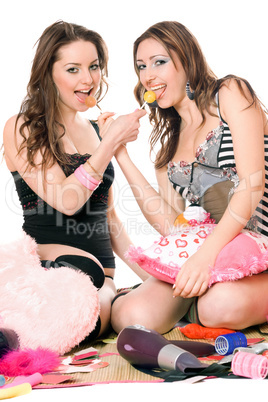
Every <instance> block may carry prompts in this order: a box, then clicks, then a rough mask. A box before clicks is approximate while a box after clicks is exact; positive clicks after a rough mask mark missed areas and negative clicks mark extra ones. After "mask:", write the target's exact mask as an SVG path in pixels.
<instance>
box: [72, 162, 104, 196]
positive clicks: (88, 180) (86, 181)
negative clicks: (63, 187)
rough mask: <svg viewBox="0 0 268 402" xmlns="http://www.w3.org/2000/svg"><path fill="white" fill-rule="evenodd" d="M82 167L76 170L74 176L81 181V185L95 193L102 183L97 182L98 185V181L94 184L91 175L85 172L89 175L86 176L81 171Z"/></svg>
mask: <svg viewBox="0 0 268 402" xmlns="http://www.w3.org/2000/svg"><path fill="white" fill-rule="evenodd" d="M81 166H82V165H80V166H79V167H78V168H77V169H75V171H74V175H75V177H76V178H77V180H78V181H79V183H81V184H82V185H83V186H84V187H86V188H87V189H88V190H90V191H94V190H96V188H97V187H98V186H99V184H100V181H99V182H97V184H96V180H95V183H94V182H92V177H91V176H90V174H88V173H87V172H86V170H85V172H86V173H87V175H86V176H85V175H84V174H83V173H82V172H83V171H81Z"/></svg>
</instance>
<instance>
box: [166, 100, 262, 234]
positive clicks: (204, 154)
mask: <svg viewBox="0 0 268 402" xmlns="http://www.w3.org/2000/svg"><path fill="white" fill-rule="evenodd" d="M216 102H217V105H218V115H219V126H218V127H217V128H216V129H214V130H212V131H211V132H210V133H208V135H207V137H206V140H205V141H204V143H203V144H201V145H200V146H199V147H198V149H197V150H196V155H195V160H194V162H192V163H187V162H184V161H179V162H177V163H176V162H173V161H172V162H169V164H168V177H169V180H170V181H171V183H172V185H173V188H174V189H175V191H176V192H178V193H179V194H180V195H181V196H182V197H183V198H184V199H186V200H187V201H188V202H189V203H190V204H196V205H199V204H200V201H201V199H202V197H203V195H204V194H205V192H206V191H207V190H208V189H209V188H210V187H212V186H213V185H214V184H216V183H220V182H226V181H227V180H229V181H232V182H233V187H232V189H231V190H230V192H229V194H228V199H229V198H230V197H231V196H232V193H233V191H234V189H235V188H236V187H237V186H238V184H239V178H238V175H237V172H236V164H235V156H234V149H233V141H232V134H231V132H230V129H229V127H228V124H227V123H226V122H225V121H224V120H223V118H222V117H221V115H220V110H219V103H218V96H216ZM264 148H265V191H264V194H263V197H262V199H261V201H260V202H259V204H258V206H257V208H256V210H255V211H254V213H253V215H252V217H251V218H250V220H249V222H248V223H247V225H246V228H247V229H250V230H253V231H257V232H260V233H262V234H264V235H265V236H268V136H267V135H266V136H264ZM208 212H209V211H208Z"/></svg>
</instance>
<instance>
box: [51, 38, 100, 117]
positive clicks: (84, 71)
mask: <svg viewBox="0 0 268 402" xmlns="http://www.w3.org/2000/svg"><path fill="white" fill-rule="evenodd" d="M52 79H53V81H54V83H55V85H56V87H57V89H58V92H59V99H60V104H59V107H60V108H61V109H62V110H63V109H64V108H67V109H72V110H75V111H86V110H87V109H88V107H87V106H86V105H85V99H86V97H87V96H88V95H91V96H94V95H95V94H96V92H97V91H98V88H99V85H100V81H101V71H100V66H99V59H98V52H97V49H96V46H95V45H94V44H93V43H91V42H86V41H83V40H79V41H76V42H72V43H70V44H68V45H64V46H62V47H61V48H60V49H59V52H58V60H57V61H56V62H55V63H54V65H53V69H52Z"/></svg>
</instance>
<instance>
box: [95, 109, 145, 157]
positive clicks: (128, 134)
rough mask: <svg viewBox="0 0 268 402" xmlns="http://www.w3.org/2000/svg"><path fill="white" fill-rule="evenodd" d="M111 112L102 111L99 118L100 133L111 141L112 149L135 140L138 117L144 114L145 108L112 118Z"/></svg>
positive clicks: (138, 122)
mask: <svg viewBox="0 0 268 402" xmlns="http://www.w3.org/2000/svg"><path fill="white" fill-rule="evenodd" d="M113 115H114V114H113V113H109V112H107V113H103V114H102V115H101V116H100V117H99V119H98V123H99V127H100V135H101V137H102V138H105V140H106V141H110V142H112V145H113V148H114V151H116V149H117V148H118V147H119V146H120V145H123V144H126V143H128V142H131V141H135V140H136V139H137V136H138V134H139V128H140V121H139V120H140V118H141V117H143V116H145V115H146V111H145V110H143V109H142V110H141V109H138V110H136V111H135V112H133V113H130V114H127V115H122V116H119V117H118V118H117V119H116V120H114V119H113V118H112V116H113Z"/></svg>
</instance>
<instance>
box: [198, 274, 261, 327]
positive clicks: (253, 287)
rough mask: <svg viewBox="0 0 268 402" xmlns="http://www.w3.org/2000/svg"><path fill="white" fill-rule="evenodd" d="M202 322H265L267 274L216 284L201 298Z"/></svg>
mask: <svg viewBox="0 0 268 402" xmlns="http://www.w3.org/2000/svg"><path fill="white" fill-rule="evenodd" d="M198 314H199V319H200V321H201V323H202V324H203V325H205V326H207V327H214V328H230V329H243V328H247V327H249V326H252V325H257V324H261V323H264V322H266V320H267V319H266V316H267V315H268V274H267V273H263V274H258V275H252V276H250V277H246V278H243V279H239V280H237V281H233V282H221V283H216V284H215V285H213V286H212V287H211V288H210V289H209V290H208V291H207V293H206V294H204V295H203V296H201V297H200V298H199V300H198Z"/></svg>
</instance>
